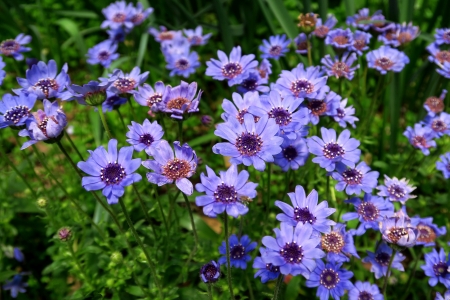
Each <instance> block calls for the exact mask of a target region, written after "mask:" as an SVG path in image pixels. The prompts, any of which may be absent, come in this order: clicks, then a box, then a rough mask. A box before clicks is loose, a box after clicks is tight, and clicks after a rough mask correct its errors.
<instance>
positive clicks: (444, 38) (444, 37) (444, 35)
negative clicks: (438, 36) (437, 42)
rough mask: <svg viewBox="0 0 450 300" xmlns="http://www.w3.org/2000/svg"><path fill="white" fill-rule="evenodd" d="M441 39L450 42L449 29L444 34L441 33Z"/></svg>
mask: <svg viewBox="0 0 450 300" xmlns="http://www.w3.org/2000/svg"><path fill="white" fill-rule="evenodd" d="M442 39H443V40H444V41H446V42H447V43H450V30H448V31H446V32H444V34H442Z"/></svg>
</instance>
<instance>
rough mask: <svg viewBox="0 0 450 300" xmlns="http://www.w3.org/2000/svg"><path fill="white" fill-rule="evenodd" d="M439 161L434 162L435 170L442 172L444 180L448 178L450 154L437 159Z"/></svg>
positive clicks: (449, 174)
mask: <svg viewBox="0 0 450 300" xmlns="http://www.w3.org/2000/svg"><path fill="white" fill-rule="evenodd" d="M439 158H440V159H441V161H437V162H436V169H437V170H439V171H441V172H442V175H443V176H444V178H445V179H449V178H450V152H447V153H445V154H444V155H441V156H440V157H439Z"/></svg>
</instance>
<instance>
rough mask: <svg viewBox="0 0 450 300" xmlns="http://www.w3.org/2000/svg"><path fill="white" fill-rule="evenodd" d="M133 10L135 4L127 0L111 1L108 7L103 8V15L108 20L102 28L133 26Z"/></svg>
mask: <svg viewBox="0 0 450 300" xmlns="http://www.w3.org/2000/svg"><path fill="white" fill-rule="evenodd" d="M132 10H133V4H132V3H129V4H128V5H127V3H126V2H125V1H117V2H114V3H111V4H110V5H109V6H107V7H106V8H104V9H102V13H103V15H104V16H105V17H106V20H105V21H103V23H102V26H101V27H102V28H108V27H109V28H111V29H117V28H119V27H121V26H125V27H126V28H132V27H133V23H132V22H131V13H132Z"/></svg>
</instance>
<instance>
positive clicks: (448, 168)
mask: <svg viewBox="0 0 450 300" xmlns="http://www.w3.org/2000/svg"><path fill="white" fill-rule="evenodd" d="M445 168H446V169H447V171H449V172H450V163H448V164H447V166H446V167H445Z"/></svg>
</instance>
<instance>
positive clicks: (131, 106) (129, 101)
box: [127, 94, 137, 120]
mask: <svg viewBox="0 0 450 300" xmlns="http://www.w3.org/2000/svg"><path fill="white" fill-rule="evenodd" d="M127 95H129V96H127V98H128V101H127V102H128V104H129V105H130V109H131V115H132V116H133V119H135V120H137V118H136V115H135V114H134V108H133V104H132V103H131V95H130V94H127Z"/></svg>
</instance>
